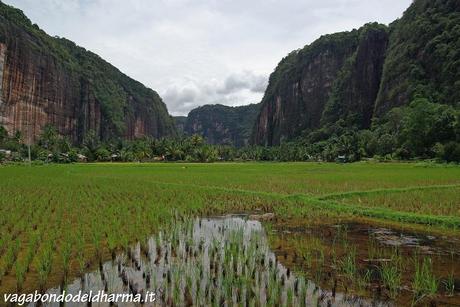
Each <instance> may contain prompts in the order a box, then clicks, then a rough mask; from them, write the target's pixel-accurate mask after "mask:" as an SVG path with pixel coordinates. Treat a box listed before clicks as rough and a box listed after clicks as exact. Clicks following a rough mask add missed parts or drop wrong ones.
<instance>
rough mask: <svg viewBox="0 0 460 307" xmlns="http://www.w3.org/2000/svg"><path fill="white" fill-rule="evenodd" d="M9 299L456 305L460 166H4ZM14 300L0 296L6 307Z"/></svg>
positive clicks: (3, 278) (4, 265)
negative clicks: (59, 296)
mask: <svg viewBox="0 0 460 307" xmlns="http://www.w3.org/2000/svg"><path fill="white" fill-rule="evenodd" d="M0 234H1V236H0V294H2V299H3V294H6V293H30V292H33V291H35V290H39V291H41V292H43V293H45V292H46V293H53V292H61V291H64V290H65V291H68V292H72V291H74V292H75V291H77V290H83V291H89V290H95V289H104V290H105V291H107V292H112V293H119V292H129V293H142V292H145V291H147V290H154V291H156V293H157V298H158V299H157V301H156V305H167V306H183V305H188V306H192V305H193V306H233V305H243V306H310V305H340V306H354V305H360V306H363V305H364V306H366V305H369V306H370V305H380V306H387V305H388V306H392V305H427V304H432V305H433V304H434V305H452V306H456V305H460V167H459V166H453V165H433V164H424V163H365V162H363V163H355V164H332V163H215V164H182V163H171V164H167V163H155V164H112V163H110V164H75V165H44V166H32V167H29V166H4V167H0ZM2 303H4V302H3V301H2V300H0V305H1V304H2Z"/></svg>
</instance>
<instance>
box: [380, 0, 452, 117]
mask: <svg viewBox="0 0 460 307" xmlns="http://www.w3.org/2000/svg"><path fill="white" fill-rule="evenodd" d="M390 29H391V33H390V43H389V48H388V51H387V57H386V61H385V66H384V71H383V76H382V86H381V89H380V92H379V96H378V98H377V101H376V106H375V108H376V113H377V114H376V115H378V116H382V115H384V114H385V113H386V112H388V111H389V110H390V109H391V108H393V107H397V106H402V105H408V104H409V102H410V101H411V100H413V99H414V98H416V97H423V98H427V99H428V100H430V101H431V102H435V103H442V104H449V105H452V106H456V107H457V108H458V107H459V106H460V105H459V104H460V2H459V1H457V0H416V1H414V2H413V3H412V5H411V6H410V7H409V9H408V10H407V11H406V12H405V13H404V15H403V17H402V18H401V19H399V20H397V21H395V22H394V23H393V24H392V25H391V26H390Z"/></svg>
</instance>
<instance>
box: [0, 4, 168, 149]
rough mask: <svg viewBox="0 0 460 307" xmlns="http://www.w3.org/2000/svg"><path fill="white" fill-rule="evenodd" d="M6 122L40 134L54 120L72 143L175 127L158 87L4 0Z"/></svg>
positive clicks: (1, 37)
mask: <svg viewBox="0 0 460 307" xmlns="http://www.w3.org/2000/svg"><path fill="white" fill-rule="evenodd" d="M0 77H1V82H0V125H3V126H4V127H5V128H6V129H7V130H8V131H9V132H10V133H13V132H15V131H20V132H21V133H22V135H23V138H24V139H25V141H26V142H28V141H30V142H34V141H35V140H36V139H37V137H38V136H39V135H40V133H41V131H42V128H43V127H44V126H45V125H47V124H51V125H53V126H55V127H56V128H57V129H58V131H59V132H60V133H61V134H62V135H65V136H68V137H69V138H70V139H71V140H72V141H73V142H74V143H81V142H82V140H83V138H84V136H85V135H86V133H87V132H88V131H89V130H94V131H96V133H97V134H98V135H99V136H100V138H101V139H110V138H117V137H123V138H128V139H131V138H135V137H140V136H145V135H147V136H152V137H161V136H166V135H170V134H175V126H174V124H173V121H172V119H171V118H170V116H169V114H168V112H167V109H166V106H165V105H164V103H163V102H162V101H161V98H160V97H159V96H158V94H157V93H156V92H154V91H153V90H151V89H148V88H146V87H144V86H143V85H142V84H140V83H139V82H137V81H134V80H132V79H130V78H129V77H127V76H126V75H124V74H122V73H121V72H120V71H118V70H117V69H116V68H115V67H113V66H112V65H110V64H109V63H107V62H105V61H104V60H102V59H101V58H100V57H98V56H97V55H95V54H93V53H91V52H89V51H86V50H85V49H83V48H81V47H78V46H76V45H75V44H74V43H72V42H70V41H68V40H65V39H59V38H53V37H50V36H48V35H47V34H46V33H44V32H43V31H42V30H40V29H39V28H38V27H37V26H36V25H32V24H31V22H30V21H29V20H28V19H27V18H26V17H25V16H24V15H23V14H22V12H21V11H19V10H16V9H14V8H12V7H9V6H7V5H5V4H3V3H1V2H0Z"/></svg>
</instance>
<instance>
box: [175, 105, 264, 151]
mask: <svg viewBox="0 0 460 307" xmlns="http://www.w3.org/2000/svg"><path fill="white" fill-rule="evenodd" d="M259 108H260V105H259V104H250V105H246V106H240V107H229V106H224V105H221V104H216V105H204V106H201V107H198V108H196V109H193V110H192V111H190V113H189V114H188V116H187V117H186V118H184V117H176V118H175V119H176V126H177V128H178V130H182V131H183V133H184V134H185V135H193V134H198V135H201V136H203V137H204V138H205V140H206V141H207V142H208V143H209V144H222V145H234V146H236V147H241V146H245V145H248V144H249V139H250V137H251V133H252V127H253V126H254V123H255V119H256V117H257V114H258V113H259Z"/></svg>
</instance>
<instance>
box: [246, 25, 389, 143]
mask: <svg viewBox="0 0 460 307" xmlns="http://www.w3.org/2000/svg"><path fill="white" fill-rule="evenodd" d="M387 40H388V38H387V34H386V30H385V27H384V26H382V25H378V24H371V25H367V26H365V27H363V28H361V29H359V30H353V31H351V32H342V33H336V34H332V35H326V36H323V37H321V38H320V39H318V40H317V41H315V42H313V43H312V44H311V45H309V46H306V47H305V48H303V49H301V50H297V51H294V52H292V53H291V54H289V55H288V56H287V57H286V58H284V59H283V60H282V61H281V62H280V64H279V65H278V67H277V68H276V69H275V71H274V73H273V74H272V75H271V76H270V80H269V84H268V88H267V91H266V93H265V95H264V98H263V100H262V107H261V112H260V114H259V117H258V118H257V121H256V125H255V128H254V131H253V142H254V143H256V144H262V145H277V144H280V143H281V142H283V141H284V140H289V139H292V138H294V137H296V136H297V135H299V133H300V132H302V131H304V130H314V129H316V128H318V127H319V126H320V124H321V119H322V117H323V113H324V111H325V109H326V106H327V105H329V108H332V107H333V106H334V105H340V106H341V107H343V108H344V109H346V108H351V107H352V105H351V104H352V103H357V104H359V105H361V103H360V101H362V102H363V103H365V104H366V106H363V108H365V109H368V106H367V105H368V104H369V101H370V100H372V101H371V102H370V103H373V99H375V96H376V94H377V91H378V84H379V81H380V71H381V66H382V65H383V55H384V53H385V48H386V42H387ZM376 75H377V76H376ZM368 86H369V87H368ZM339 87H341V88H343V90H345V91H348V93H347V94H345V93H342V92H341V91H339V90H337V89H338V88H339ZM332 92H335V99H336V100H337V101H335V102H330V100H331V99H332V98H333V97H332V96H331V93H332ZM330 115H331V114H328V115H327V117H328V118H331V116H330ZM327 120H329V119H327ZM367 121H369V120H368V119H367Z"/></svg>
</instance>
